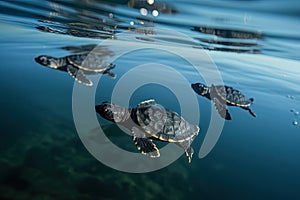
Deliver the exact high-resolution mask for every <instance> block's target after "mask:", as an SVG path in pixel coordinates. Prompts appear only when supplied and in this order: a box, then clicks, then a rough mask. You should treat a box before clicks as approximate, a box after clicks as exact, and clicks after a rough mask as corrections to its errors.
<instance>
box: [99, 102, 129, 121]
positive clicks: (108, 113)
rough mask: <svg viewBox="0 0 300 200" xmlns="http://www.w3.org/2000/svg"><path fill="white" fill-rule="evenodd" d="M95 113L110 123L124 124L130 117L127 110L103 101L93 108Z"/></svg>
mask: <svg viewBox="0 0 300 200" xmlns="http://www.w3.org/2000/svg"><path fill="white" fill-rule="evenodd" d="M95 109H96V112H97V113H98V114H99V115H101V117H103V118H104V119H107V120H109V121H111V122H116V123H118V122H124V121H126V120H127V119H128V118H129V117H130V112H129V110H128V109H127V108H124V107H121V106H118V105H116V104H113V103H111V102H108V101H105V102H103V103H101V104H99V105H96V107H95Z"/></svg>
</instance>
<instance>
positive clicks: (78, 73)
mask: <svg viewBox="0 0 300 200" xmlns="http://www.w3.org/2000/svg"><path fill="white" fill-rule="evenodd" d="M67 70H68V72H69V74H70V75H71V76H72V77H73V78H74V79H75V80H76V81H78V82H79V83H83V84H85V85H87V86H92V85H93V82H92V81H91V80H90V79H88V78H87V77H86V76H85V74H84V73H83V71H82V70H79V69H77V68H75V67H73V66H72V65H68V66H67Z"/></svg>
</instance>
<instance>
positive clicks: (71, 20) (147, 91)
mask: <svg viewBox="0 0 300 200" xmlns="http://www.w3.org/2000/svg"><path fill="white" fill-rule="evenodd" d="M299 33H300V2H299V1H293V0H288V1H280V0H275V1H271V0H261V1H233V0H226V1H221V0H212V1H202V0H197V1H192V0H187V1H183V0H178V1H177V0H175V1H169V0H166V1H151V0H148V1H141V0H131V1H125V0H113V1H100V0H84V1H79V0H68V1H56V0H51V1H50V0H49V1H0V42H1V43H0V44H1V55H0V58H1V61H2V62H1V64H0V72H1V74H2V76H1V78H0V91H1V98H0V103H1V106H2V108H1V115H0V122H1V123H0V124H1V134H0V144H1V145H0V199H124V198H126V199H127V198H128V199H129V198H130V199H272V200H274V199H299V198H300V194H299V186H300V172H299V169H300V156H299V155H300V124H299V123H300V115H299V112H300V87H299V85H300V54H299V52H300V35H299ZM110 45H111V46H110ZM141 47H142V48H141ZM95 49H96V51H98V52H100V54H101V55H103V59H104V60H106V61H107V62H108V61H112V62H113V64H115V68H113V69H111V70H110V71H111V72H112V73H114V74H116V77H115V78H111V77H109V76H107V75H106V74H104V75H103V76H101V77H99V74H98V76H97V75H88V78H89V79H91V80H92V82H93V83H94V85H93V87H89V86H85V85H83V84H80V83H78V82H76V81H75V80H74V79H73V78H72V76H70V75H69V74H68V73H67V72H66V71H62V70H55V69H50V68H48V67H46V66H42V65H41V64H39V63H37V62H36V61H35V58H36V57H38V56H40V55H47V56H52V57H58V58H59V57H65V56H68V55H74V54H82V53H89V52H91V51H92V50H95ZM114 56H115V57H114ZM109 57H113V60H111V59H109ZM191 60H192V61H193V62H191ZM210 67H216V68H215V69H216V71H213V70H211V68H210ZM220 77H221V78H220ZM99 78H100V80H98V79H99ZM220 80H221V82H222V83H223V84H225V85H227V86H231V87H233V88H235V89H238V90H239V91H241V92H242V93H243V94H244V95H245V96H246V97H247V98H250V97H251V98H254V103H253V105H251V106H250V107H251V109H252V110H253V111H254V112H255V113H256V115H257V116H256V117H255V118H254V117H253V116H251V115H250V114H249V112H248V111H245V110H243V109H241V108H238V107H233V106H230V107H229V108H228V109H229V112H230V114H231V117H232V120H226V121H224V125H223V126H222V127H221V128H222V129H221V131H220V132H218V133H216V134H219V138H218V139H217V140H216V141H215V144H213V145H212V148H211V151H209V152H207V154H205V155H204V156H202V157H201V156H199V152H200V151H201V150H200V149H201V147H203V145H204V143H205V141H206V138H207V137H209V131H208V130H210V128H211V127H212V128H214V126H216V124H215V123H216V122H215V121H214V119H215V118H214V114H213V111H214V106H213V105H212V102H211V101H209V100H208V99H207V98H205V97H201V96H200V95H197V94H196V93H195V92H194V91H193V90H192V88H191V87H190V84H192V83H197V82H201V83H206V84H208V85H210V84H211V83H220ZM138 84H140V85H138ZM74 88H75V89H74ZM76 88H79V90H80V91H84V92H85V91H87V92H91V91H92V90H94V91H96V93H95V97H93V96H92V97H86V96H84V95H82V99H83V100H82V101H81V102H79V103H82V104H86V103H87V102H88V101H89V98H90V99H92V100H93V101H94V104H92V105H90V106H91V107H94V106H95V104H99V103H101V102H103V101H115V103H120V104H121V105H123V106H126V105H125V103H128V104H129V105H128V106H130V107H135V106H136V105H137V104H138V103H139V102H141V101H144V100H146V99H155V101H156V102H157V103H159V104H160V105H162V106H164V107H165V108H168V109H170V110H173V111H176V112H177V113H179V114H182V116H183V117H184V118H185V119H186V120H187V121H189V122H190V123H193V124H196V125H197V126H199V127H200V132H199V133H198V136H197V137H196V138H195V140H194V141H193V143H192V147H193V148H194V150H195V153H194V156H193V159H192V162H191V163H188V160H187V158H186V156H185V155H184V154H183V151H182V152H181V153H182V156H181V157H180V158H179V159H178V160H175V161H174V162H172V163H170V164H169V165H167V166H165V167H163V168H161V169H158V170H153V171H151V170H149V171H150V172H147V173H146V172H145V173H134V172H133V173H127V172H126V171H120V170H116V169H114V168H113V167H110V166H107V165H106V164H104V163H102V162H100V161H99V160H98V159H97V158H96V157H95V156H93V155H92V153H91V151H90V149H89V148H88V147H87V146H86V144H85V143H84V141H82V135H80V134H79V133H78V132H79V131H78V124H80V123H81V124H80V126H81V127H85V126H87V124H88V121H89V118H85V120H86V121H87V122H86V121H84V123H83V122H82V121H79V122H78V121H77V122H76V120H74V109H77V107H75V108H74V105H76V104H74V102H75V100H76V99H75V100H74V92H76ZM130 88H133V89H135V90H133V89H132V91H131V90H130ZM84 92H83V93H82V94H85V93H84ZM177 92H179V93H177ZM80 94H81V93H80ZM86 94H90V93H86ZM129 94H130V95H129ZM128 95H129V98H127V99H126V98H125V97H127V96H128ZM195 101H196V104H195V103H194V102H195ZM182 105H183V106H185V107H184V109H182V107H181V106H182ZM92 115H93V117H95V116H96V113H95V112H94V113H92ZM198 115H199V120H197V119H195V117H194V116H196V117H197V116H198ZM217 116H218V115H217ZM91 118H92V116H91ZM217 118H218V117H217ZM97 119H98V120H99V123H100V125H101V127H102V129H103V130H104V132H105V135H106V136H107V137H108V138H109V139H110V141H111V142H112V143H114V144H115V145H117V146H119V147H120V148H122V149H125V150H127V151H132V152H135V153H138V151H137V150H136V148H135V146H134V142H133V141H132V139H131V137H130V136H128V135H126V134H124V132H123V131H122V130H121V129H120V128H119V127H118V126H117V125H115V124H114V123H111V122H109V121H107V120H105V119H103V118H101V117H100V116H98V118H97ZM218 120H220V119H219V118H218ZM95 128H96V127H95ZM213 130H214V129H213ZM96 134H98V133H97V130H96ZM99 134H101V133H100V132H99ZM100 143H101V141H100ZM157 145H158V146H159V147H162V146H163V145H165V143H159V142H157ZM109 151H110V149H108V154H107V157H109V159H111V160H116V161H122V162H123V160H126V159H124V158H122V157H121V156H119V157H118V156H115V157H114V156H112V157H110V155H111V154H110V152H109ZM111 151H112V152H113V151H114V149H112V150H111ZM113 155H115V154H113ZM168 156H169V155H168V154H163V153H162V155H161V157H162V159H165V158H168ZM152 160H153V159H152ZM122 162H121V164H122ZM124 162H125V161H124ZM136 162H137V163H133V164H132V166H135V165H137V166H138V165H142V166H143V163H141V162H143V161H142V160H137V161H136ZM130 170H133V169H128V171H130Z"/></svg>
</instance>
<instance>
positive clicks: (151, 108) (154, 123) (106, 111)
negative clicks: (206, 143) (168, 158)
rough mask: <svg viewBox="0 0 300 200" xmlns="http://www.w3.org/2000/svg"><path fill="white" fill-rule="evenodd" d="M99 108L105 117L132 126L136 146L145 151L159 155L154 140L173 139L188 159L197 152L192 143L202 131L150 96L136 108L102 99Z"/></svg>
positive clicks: (167, 140)
mask: <svg viewBox="0 0 300 200" xmlns="http://www.w3.org/2000/svg"><path fill="white" fill-rule="evenodd" d="M96 112H97V113H99V114H100V115H101V116H102V117H103V118H105V119H107V120H109V121H112V122H115V123H118V124H119V125H121V126H124V127H125V128H127V129H129V130H130V131H131V133H132V139H133V142H134V143H135V145H136V147H137V149H138V150H139V151H140V152H141V153H142V154H144V155H147V156H150V157H159V156H160V153H159V150H158V148H157V147H156V145H155V144H154V143H153V140H158V141H164V142H172V143H175V144H177V145H178V146H179V147H181V148H183V149H184V151H185V154H186V156H187V157H188V160H189V162H191V160H192V156H193V153H194V150H193V148H192V147H191V146H190V145H191V143H192V142H193V140H194V138H195V137H196V136H197V134H198V132H199V127H198V126H197V125H193V124H190V123H188V122H187V121H186V120H185V119H183V118H182V117H181V116H179V115H178V114H177V113H176V112H173V111H170V110H168V109H165V108H163V107H162V106H160V105H159V104H157V103H156V102H155V100H153V99H150V100H146V101H143V102H141V103H139V104H138V105H137V107H134V108H125V107H121V106H119V105H116V104H113V103H110V102H103V103H102V104H100V105H96Z"/></svg>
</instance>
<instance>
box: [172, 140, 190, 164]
mask: <svg viewBox="0 0 300 200" xmlns="http://www.w3.org/2000/svg"><path fill="white" fill-rule="evenodd" d="M193 139H194V138H192V139H191V140H186V141H183V142H175V144H177V145H178V146H180V147H181V148H183V149H184V152H185V155H186V156H187V157H188V160H189V163H191V162H192V157H193V154H194V149H193V148H192V147H191V143H192V141H193Z"/></svg>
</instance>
